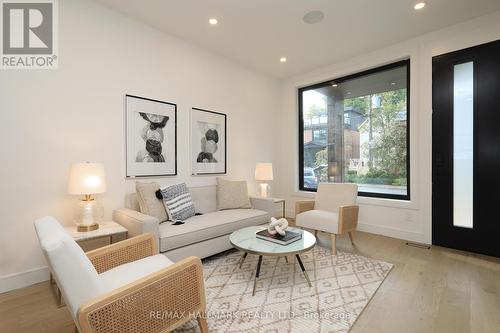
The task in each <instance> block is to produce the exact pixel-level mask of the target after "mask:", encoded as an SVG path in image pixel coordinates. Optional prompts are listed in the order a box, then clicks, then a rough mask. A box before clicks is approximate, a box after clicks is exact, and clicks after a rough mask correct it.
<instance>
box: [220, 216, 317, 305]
mask: <svg viewBox="0 0 500 333" xmlns="http://www.w3.org/2000/svg"><path fill="white" fill-rule="evenodd" d="M265 229H266V228H265V227H258V226H255V227H247V228H243V229H240V230H236V231H235V232H233V233H232V234H231V236H230V237H229V240H230V242H231V245H233V246H234V247H235V248H236V249H238V250H240V251H243V256H242V257H241V259H240V265H239V266H240V268H241V265H242V264H243V261H245V258H246V257H247V255H248V253H251V254H255V255H258V256H259V261H258V262H257V269H256V271H255V280H254V282H253V291H252V295H255V284H256V283H257V279H258V278H259V274H260V266H261V265H262V256H277V257H285V258H286V256H289V255H295V258H296V259H297V262H298V263H299V266H300V269H301V270H302V272H303V273H304V277H305V278H306V280H307V283H308V284H309V287H311V286H312V285H311V281H310V280H309V276H308V275H307V272H306V269H305V268H304V264H303V263H302V260H300V256H299V254H300V253H303V252H306V251H309V250H311V249H312V248H313V247H314V245H315V244H316V237H314V235H313V234H312V233H310V232H309V231H306V230H302V229H297V228H288V229H287V230H290V231H293V232H298V233H301V234H302V239H299V240H298V241H295V242H293V243H291V244H288V245H280V244H276V243H273V242H270V241H267V240H263V239H259V238H257V237H256V236H255V234H256V233H257V232H259V231H261V230H265ZM287 261H288V259H287Z"/></svg>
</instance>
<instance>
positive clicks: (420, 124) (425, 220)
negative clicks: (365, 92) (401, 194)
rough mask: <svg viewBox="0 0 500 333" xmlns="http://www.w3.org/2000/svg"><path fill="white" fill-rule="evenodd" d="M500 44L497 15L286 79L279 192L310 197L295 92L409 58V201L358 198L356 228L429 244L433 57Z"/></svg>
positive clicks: (499, 15)
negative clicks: (303, 185) (302, 185)
mask: <svg viewBox="0 0 500 333" xmlns="http://www.w3.org/2000/svg"><path fill="white" fill-rule="evenodd" d="M496 39H500V12H496V13H493V14H490V15H487V16H483V17H480V18H478V19H474V20H472V21H468V22H465V23H462V24H459V25H455V26H452V27H449V28H446V29H443V30H440V31H436V32H433V33H430V34H426V35H424V36H421V37H418V38H414V39H411V40H408V41H406V42H404V43H399V44H397V45H393V46H391V47H387V48H383V49H380V50H378V51H375V52H371V53H368V54H364V55H360V56H358V57H355V58H352V59H350V60H348V61H345V62H342V63H337V64H333V65H331V66H328V67H325V68H321V69H318V70H316V71H314V72H312V73H308V74H306V75H300V76H296V77H293V78H290V79H288V80H286V81H285V82H284V86H283V96H282V97H283V107H282V109H281V111H280V112H281V115H280V117H279V119H280V133H281V135H282V136H281V140H279V141H278V145H279V147H280V149H279V150H276V152H277V155H276V156H275V161H276V169H278V170H279V172H276V174H277V176H278V179H277V186H276V188H277V191H278V193H279V195H281V196H284V197H285V198H286V199H287V202H288V207H289V208H288V212H287V214H288V215H289V216H293V214H294V212H293V209H294V201H296V200H298V199H304V198H311V197H312V196H313V195H312V194H310V193H306V192H300V191H298V176H297V174H298V162H297V161H298V157H297V155H298V137H297V128H298V102H297V88H298V87H301V86H307V85H309V84H312V83H318V82H323V81H327V80H330V79H333V78H337V77H342V76H344V75H347V74H353V73H356V72H360V71H363V70H365V69H369V68H373V67H377V66H380V65H383V64H387V63H391V62H395V61H397V60H400V59H403V58H408V57H410V58H411V91H410V92H411V101H410V103H411V105H410V108H411V115H410V117H411V119H410V124H411V125H410V126H411V130H410V132H411V137H410V140H411V144H410V147H411V159H410V164H411V165H410V177H411V201H410V202H404V201H397V200H387V199H385V200H384V199H373V198H361V197H360V198H359V203H360V226H359V229H361V230H364V231H368V232H373V233H378V234H383V235H387V236H392V237H397V238H402V239H407V240H411V241H415V242H422V243H431V239H432V235H431V192H432V186H431V171H432V152H431V148H432V137H431V135H432V127H431V126H432V57H433V56H435V55H439V54H443V53H447V52H451V51H455V50H459V49H463V48H466V47H470V46H473V45H477V44H481V43H485V42H489V41H493V40H496Z"/></svg>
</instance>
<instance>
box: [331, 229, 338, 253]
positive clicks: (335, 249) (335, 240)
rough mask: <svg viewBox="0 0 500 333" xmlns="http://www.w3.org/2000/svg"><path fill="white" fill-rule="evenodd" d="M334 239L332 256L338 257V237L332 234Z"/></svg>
mask: <svg viewBox="0 0 500 333" xmlns="http://www.w3.org/2000/svg"><path fill="white" fill-rule="evenodd" d="M331 237H332V255H334V256H336V255H337V235H335V234H331Z"/></svg>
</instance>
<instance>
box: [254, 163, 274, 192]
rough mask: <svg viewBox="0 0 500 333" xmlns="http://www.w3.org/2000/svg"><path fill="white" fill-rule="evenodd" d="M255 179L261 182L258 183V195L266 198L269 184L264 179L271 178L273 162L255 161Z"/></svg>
mask: <svg viewBox="0 0 500 333" xmlns="http://www.w3.org/2000/svg"><path fill="white" fill-rule="evenodd" d="M255 180H258V181H262V182H263V183H261V184H260V196H261V197H263V198H267V196H268V188H269V185H268V184H267V183H266V181H269V180H273V164H272V163H257V165H256V166H255Z"/></svg>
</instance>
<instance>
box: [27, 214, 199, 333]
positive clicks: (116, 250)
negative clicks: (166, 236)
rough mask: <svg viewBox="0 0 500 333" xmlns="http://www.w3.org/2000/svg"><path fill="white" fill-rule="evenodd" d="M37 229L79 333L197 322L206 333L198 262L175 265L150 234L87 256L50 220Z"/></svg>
mask: <svg viewBox="0 0 500 333" xmlns="http://www.w3.org/2000/svg"><path fill="white" fill-rule="evenodd" d="M35 229H36V233H37V236H38V238H39V241H40V245H41V248H42V251H43V253H44V255H45V257H46V258H47V262H48V265H49V269H50V271H51V273H52V275H53V276H54V279H55V280H56V282H57V284H58V286H59V288H60V290H61V293H62V295H63V298H64V300H65V303H66V304H67V306H68V309H69V311H70V313H71V315H72V316H73V319H74V321H75V324H76V330H77V331H79V332H81V333H127V332H129V333H160V332H162V333H163V332H170V331H172V330H174V329H176V328H177V327H179V326H181V325H183V324H184V323H186V322H188V321H189V320H192V319H194V318H196V319H197V320H198V324H199V326H200V330H201V332H202V333H206V332H208V327H207V322H206V320H205V310H206V301H205V289H204V283H203V268H202V264H201V260H200V259H199V258H197V257H188V258H185V259H183V260H181V261H179V262H177V263H173V262H172V261H170V260H169V259H168V258H167V257H165V256H164V255H162V254H158V247H157V240H156V239H155V237H153V235H152V234H144V235H140V236H137V237H133V238H130V239H127V240H124V241H121V242H118V243H114V244H111V245H108V246H105V247H102V248H99V249H97V250H93V251H90V252H87V253H84V252H83V250H82V249H81V248H80V247H79V246H78V244H76V242H75V241H74V240H73V239H72V238H71V237H70V236H69V235H68V234H66V232H65V231H64V229H63V228H62V226H61V225H60V224H59V223H58V222H57V221H56V220H55V219H54V218H52V217H45V218H42V219H40V220H37V221H36V222H35Z"/></svg>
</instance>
